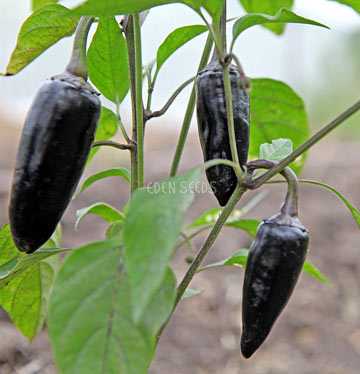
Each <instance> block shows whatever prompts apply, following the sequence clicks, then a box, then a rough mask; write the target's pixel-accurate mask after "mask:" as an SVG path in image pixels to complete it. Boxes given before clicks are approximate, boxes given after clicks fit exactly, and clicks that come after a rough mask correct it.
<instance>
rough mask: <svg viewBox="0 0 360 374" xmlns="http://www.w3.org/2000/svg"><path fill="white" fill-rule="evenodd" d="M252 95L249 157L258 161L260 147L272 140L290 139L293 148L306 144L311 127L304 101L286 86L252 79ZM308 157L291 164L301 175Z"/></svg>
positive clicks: (300, 158) (278, 82)
mask: <svg viewBox="0 0 360 374" xmlns="http://www.w3.org/2000/svg"><path fill="white" fill-rule="evenodd" d="M251 83H252V91H251V94H250V100H251V106H250V113H251V115H250V119H251V124H250V149H249V156H250V158H258V156H259V149H260V145H261V144H263V143H271V141H272V140H273V139H279V138H288V139H290V140H291V141H292V143H293V145H294V148H297V147H298V146H299V145H301V144H302V143H303V142H305V141H306V140H307V139H308V137H309V135H310V130H309V124H308V120H307V114H306V110H305V106H304V103H303V101H302V99H301V98H300V97H299V96H298V95H297V94H296V93H295V92H294V91H293V90H292V89H291V88H290V87H289V86H287V85H286V84H285V83H283V82H280V81H276V80H273V79H252V81H251ZM304 162H305V156H304V155H303V156H301V157H299V158H298V159H297V160H296V161H295V162H294V163H292V164H291V167H292V169H293V170H294V171H295V172H296V173H299V172H300V171H301V169H302V167H303V166H304Z"/></svg>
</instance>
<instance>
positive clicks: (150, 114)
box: [145, 77, 195, 121]
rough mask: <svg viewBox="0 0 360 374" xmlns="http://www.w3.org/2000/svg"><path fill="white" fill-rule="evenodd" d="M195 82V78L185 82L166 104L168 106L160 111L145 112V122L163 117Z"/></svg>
mask: <svg viewBox="0 0 360 374" xmlns="http://www.w3.org/2000/svg"><path fill="white" fill-rule="evenodd" d="M194 80H195V77H192V78H190V79H188V80H187V81H185V82H184V83H183V84H182V85H181V86H180V87H179V88H177V89H176V91H175V92H174V93H173V94H172V95H171V97H170V99H169V100H168V101H167V102H166V104H165V105H164V106H163V107H162V108H161V109H160V110H155V111H153V112H148V111H147V110H146V111H145V121H148V120H149V119H151V118H154V117H161V116H162V115H164V114H165V113H166V111H167V110H168V109H169V108H170V106H171V104H172V103H173V102H174V101H175V99H176V98H177V97H178V95H179V94H180V93H181V91H182V90H183V89H184V88H185V87H186V86H188V85H189V84H190V83H191V82H193V81H194Z"/></svg>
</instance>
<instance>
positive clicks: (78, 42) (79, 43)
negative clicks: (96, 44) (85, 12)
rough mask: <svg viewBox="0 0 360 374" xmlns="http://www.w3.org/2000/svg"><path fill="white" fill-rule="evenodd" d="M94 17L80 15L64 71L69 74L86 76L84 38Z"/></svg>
mask: <svg viewBox="0 0 360 374" xmlns="http://www.w3.org/2000/svg"><path fill="white" fill-rule="evenodd" d="M93 21H94V17H81V18H80V21H79V23H78V25H77V28H76V33H75V40H74V45H73V50H72V54H71V58H70V62H69V63H68V65H67V66H66V69H65V71H66V72H67V73H69V74H72V75H76V76H77V77H81V78H83V79H84V80H85V81H86V80H87V78H88V71H87V65H86V40H87V35H88V32H89V29H90V26H91V24H92V23H93Z"/></svg>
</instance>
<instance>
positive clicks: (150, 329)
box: [139, 268, 176, 348]
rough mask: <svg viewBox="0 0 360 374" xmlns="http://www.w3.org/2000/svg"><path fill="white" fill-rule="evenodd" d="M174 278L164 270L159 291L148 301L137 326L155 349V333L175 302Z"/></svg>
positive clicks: (172, 274)
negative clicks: (145, 332) (140, 327)
mask: <svg viewBox="0 0 360 374" xmlns="http://www.w3.org/2000/svg"><path fill="white" fill-rule="evenodd" d="M175 290H176V278H175V276H174V273H173V272H172V270H171V269H170V268H167V269H166V272H165V276H164V279H163V282H162V285H161V287H160V289H158V291H157V292H156V294H155V295H154V296H153V298H152V299H151V300H150V303H149V305H148V306H147V308H146V313H144V315H143V317H142V319H141V321H140V323H139V325H141V326H143V327H144V328H145V330H146V331H147V333H149V334H150V335H149V338H150V344H152V346H153V347H154V348H155V345H156V341H157V333H158V331H159V329H160V328H161V326H162V325H163V323H165V322H166V321H167V319H168V318H169V316H170V314H171V313H172V310H173V307H174V302H175Z"/></svg>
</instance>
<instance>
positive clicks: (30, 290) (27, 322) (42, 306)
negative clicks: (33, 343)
mask: <svg viewBox="0 0 360 374" xmlns="http://www.w3.org/2000/svg"><path fill="white" fill-rule="evenodd" d="M58 235H59V234H58V233H57V234H56V236H55V238H56V237H58ZM64 251H65V250H63V249H56V248H54V249H51V248H48V249H41V250H39V251H37V252H36V253H32V254H30V255H25V254H23V253H21V252H19V251H18V250H17V248H16V247H15V244H14V243H13V241H12V238H11V233H10V229H9V225H5V226H4V227H3V228H2V229H1V231H0V305H1V306H2V307H3V308H4V309H5V310H6V311H7V312H8V314H9V316H10V317H11V319H12V320H13V322H14V324H15V326H16V327H17V328H18V329H19V330H20V332H21V333H22V334H23V335H25V336H26V337H27V338H29V340H32V339H33V338H34V337H35V336H36V334H37V333H38V332H39V331H40V329H41V328H42V326H43V324H44V321H45V318H46V311H47V298H48V294H49V292H50V289H51V287H52V283H53V279H54V276H55V271H56V268H57V262H58V256H55V255H56V254H58V253H61V252H64ZM51 256H53V257H51Z"/></svg>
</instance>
